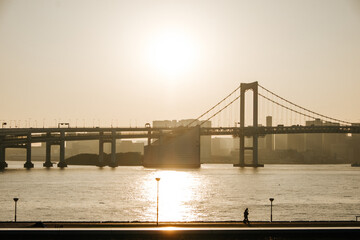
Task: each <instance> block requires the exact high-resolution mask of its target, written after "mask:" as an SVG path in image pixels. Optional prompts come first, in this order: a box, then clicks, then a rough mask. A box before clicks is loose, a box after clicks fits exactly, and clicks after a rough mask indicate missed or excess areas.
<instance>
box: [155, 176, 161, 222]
mask: <svg viewBox="0 0 360 240" xmlns="http://www.w3.org/2000/svg"><path fill="white" fill-rule="evenodd" d="M155 180H156V182H157V194H156V196H157V197H156V225H157V226H159V181H160V178H155Z"/></svg>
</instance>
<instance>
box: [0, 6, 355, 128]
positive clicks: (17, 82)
mask: <svg viewBox="0 0 360 240" xmlns="http://www.w3.org/2000/svg"><path fill="white" fill-rule="evenodd" d="M0 79H1V87H0V99H1V101H0V120H1V121H2V120H5V121H10V120H22V121H25V120H27V121H28V120H29V119H31V121H32V122H34V121H35V120H36V121H37V124H38V126H40V125H42V121H43V119H45V121H46V123H47V124H48V125H49V124H52V125H54V124H55V122H56V121H58V120H59V119H61V121H69V120H71V121H72V122H75V119H78V120H77V121H78V125H82V124H83V121H84V120H85V121H86V122H87V123H89V122H93V121H94V119H96V122H97V121H98V119H100V121H101V122H102V123H105V122H110V121H111V120H113V121H114V122H115V119H117V121H118V125H121V126H128V125H129V124H130V123H131V124H132V125H135V124H137V125H138V126H143V124H144V123H145V122H148V121H151V120H156V119H183V118H194V117H197V116H198V115H199V114H201V113H202V112H204V111H205V110H207V109H208V108H209V107H211V106H212V105H214V104H215V103H216V102H217V101H219V100H220V99H221V98H223V97H224V96H225V95H227V94H228V93H229V92H231V91H232V90H233V89H235V88H236V87H237V86H238V85H239V84H240V82H252V81H259V83H260V84H262V85H263V86H265V87H267V88H269V89H271V90H273V91H275V92H276V93H278V94H279V95H281V96H283V97H285V98H288V99H290V100H292V101H294V102H296V103H298V104H299V105H302V106H304V107H308V108H310V109H312V110H314V111H317V112H320V113H324V114H326V115H330V116H333V117H336V118H340V119H344V120H348V121H351V122H360V101H359V97H358V96H359V92H360V1H358V0H299V1H296V0H293V1H292V0H278V1H266V0H264V1H254V0H251V1H250V0H249V1H240V0H238V1H224V0H221V1H220V0H219V1H211V0H204V1H195V0H191V1H184V0H181V1H171V0H166V1H158V0H144V1H133V0H132V1H110V0H101V1H100V0H99V1H95V0H84V1H70V0H68V1H67V0H64V1H61V0H58V1H55V0H29V1H26V0H22V1H21V0H9V1H7V0H0ZM55 119H56V120H55Z"/></svg>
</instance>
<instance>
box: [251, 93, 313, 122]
mask: <svg viewBox="0 0 360 240" xmlns="http://www.w3.org/2000/svg"><path fill="white" fill-rule="evenodd" d="M258 95H259V96H261V97H263V98H265V99H267V100H268V101H270V102H272V103H275V104H277V105H279V106H280V107H283V108H286V109H287V110H290V111H292V112H294V113H297V114H300V115H303V116H306V117H309V118H311V119H316V118H315V117H312V116H310V115H308V114H306V113H301V112H299V111H296V110H294V109H292V108H289V107H286V106H284V105H282V104H281V103H278V102H275V101H274V100H272V99H270V98H268V97H265V96H264V95H262V94H261V93H258Z"/></svg>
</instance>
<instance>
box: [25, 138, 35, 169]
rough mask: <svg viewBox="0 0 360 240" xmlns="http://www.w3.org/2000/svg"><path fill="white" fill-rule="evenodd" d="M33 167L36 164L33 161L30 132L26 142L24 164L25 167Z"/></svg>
mask: <svg viewBox="0 0 360 240" xmlns="http://www.w3.org/2000/svg"><path fill="white" fill-rule="evenodd" d="M33 167H34V164H33V163H32V162H31V133H28V135H27V143H26V162H25V164H24V168H27V169H30V168H33Z"/></svg>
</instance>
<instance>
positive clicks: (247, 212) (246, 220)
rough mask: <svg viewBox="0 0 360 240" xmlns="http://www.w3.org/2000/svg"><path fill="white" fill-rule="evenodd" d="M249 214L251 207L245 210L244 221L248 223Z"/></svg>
mask: <svg viewBox="0 0 360 240" xmlns="http://www.w3.org/2000/svg"><path fill="white" fill-rule="evenodd" d="M248 216H249V209H248V208H246V209H245V211H244V221H243V222H244V223H247V224H249V223H250V222H249V218H248Z"/></svg>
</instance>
